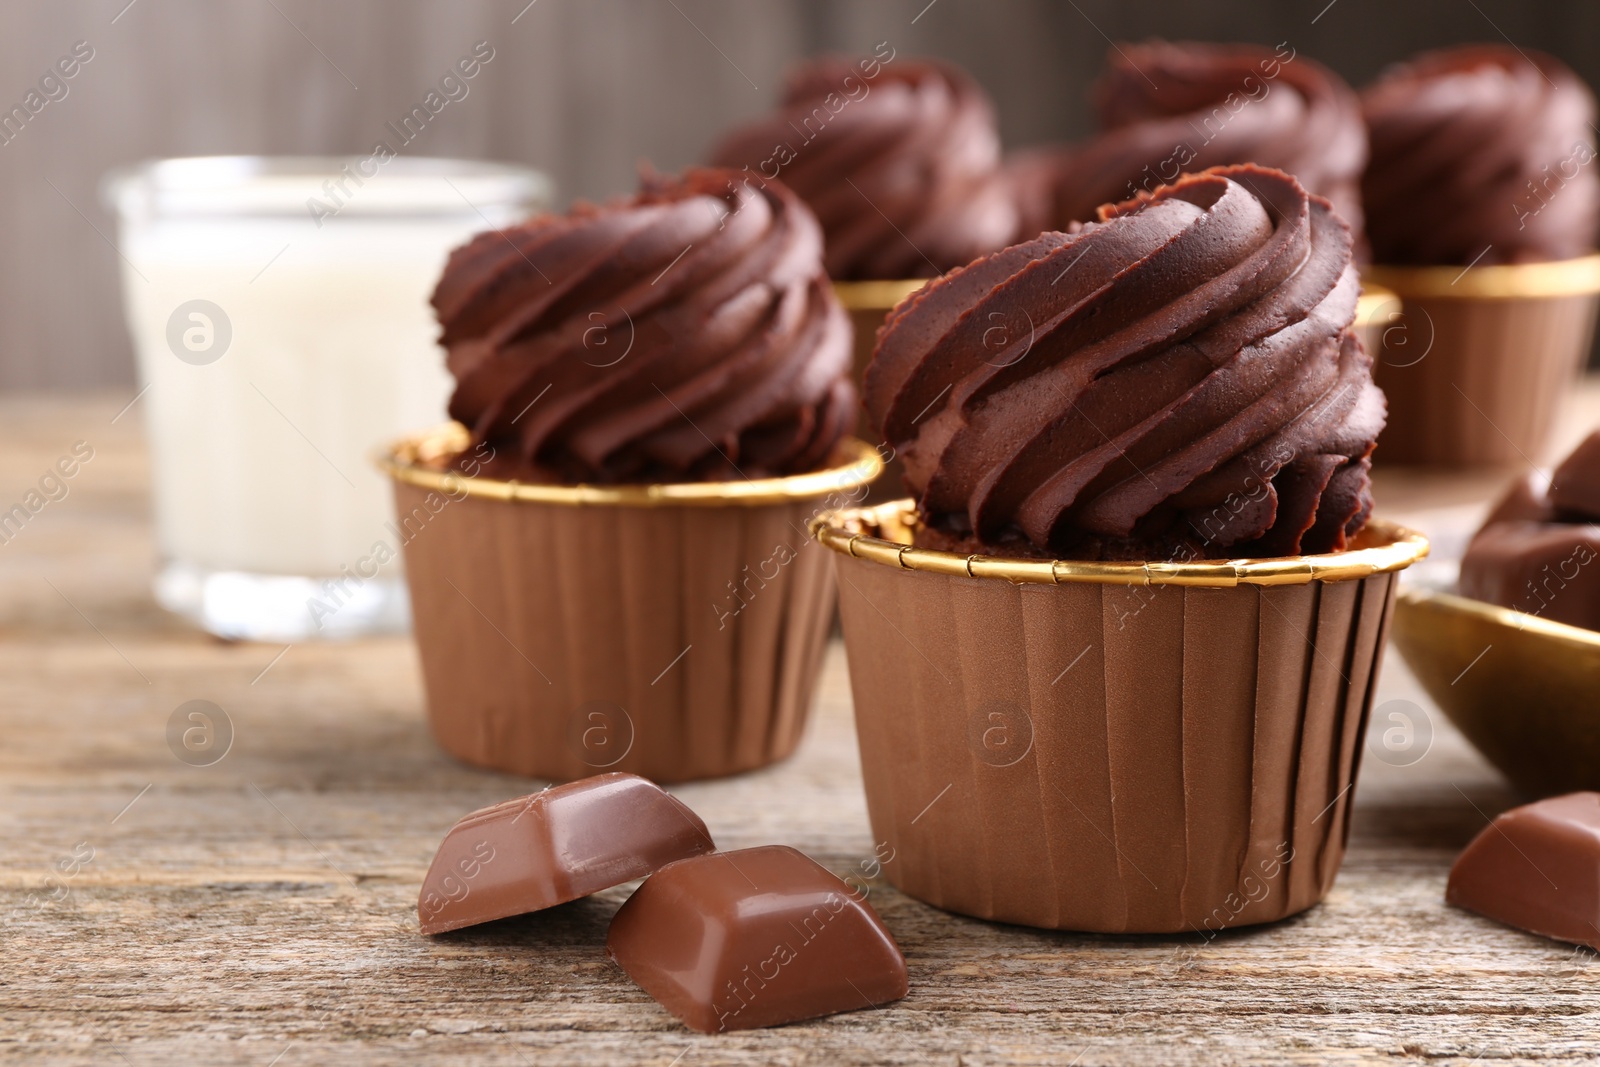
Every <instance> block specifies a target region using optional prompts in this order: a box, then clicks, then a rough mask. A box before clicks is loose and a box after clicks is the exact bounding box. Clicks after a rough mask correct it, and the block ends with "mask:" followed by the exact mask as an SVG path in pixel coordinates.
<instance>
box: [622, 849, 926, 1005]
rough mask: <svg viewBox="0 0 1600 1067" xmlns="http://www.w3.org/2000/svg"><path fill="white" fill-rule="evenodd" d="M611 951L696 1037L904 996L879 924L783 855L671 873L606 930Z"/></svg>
mask: <svg viewBox="0 0 1600 1067" xmlns="http://www.w3.org/2000/svg"><path fill="white" fill-rule="evenodd" d="M606 951H608V952H609V953H610V954H611V958H612V959H614V960H616V961H617V963H618V964H620V965H621V966H622V969H623V970H625V971H627V972H628V976H629V977H630V978H632V979H633V980H634V981H635V982H637V983H638V984H639V985H640V986H641V987H642V988H643V989H644V991H645V992H647V993H649V994H650V995H651V996H652V997H655V998H656V1000H658V1001H660V1002H661V1005H662V1007H664V1008H666V1009H667V1010H668V1011H670V1012H672V1014H674V1015H676V1016H677V1017H678V1018H679V1019H682V1020H683V1021H684V1023H685V1024H687V1025H688V1026H689V1027H690V1028H691V1029H695V1030H699V1031H700V1032H701V1033H707V1034H709V1033H716V1032H718V1031H722V1030H748V1029H752V1028H755V1027H759V1026H777V1025H780V1024H782V1023H791V1022H798V1021H799V1020H801V1019H812V1018H815V1017H817V1016H819V1015H831V1014H833V1013H835V1012H841V1011H853V1010H855V1009H857V1008H870V1007H874V1006H876V1005H879V1004H887V1003H888V1002H889V1001H892V1000H899V999H900V998H901V997H903V996H905V995H906V961H905V958H904V957H903V956H901V955H900V949H899V947H898V946H896V945H895V943H894V938H892V937H890V936H889V931H888V930H886V929H884V926H883V923H882V921H881V920H879V918H878V915H877V913H876V912H874V911H873V910H872V908H871V907H870V906H869V905H868V904H867V903H866V901H865V900H862V899H858V898H857V896H856V894H855V892H854V891H853V890H851V888H850V887H849V886H847V885H845V884H844V883H843V882H842V881H840V880H839V879H838V878H836V877H834V875H832V874H830V873H829V872H828V871H827V870H825V869H824V868H823V867H821V866H820V865H819V864H817V863H816V862H815V861H814V860H812V859H810V858H809V857H807V856H806V855H805V854H803V853H801V852H797V851H796V850H794V849H792V848H788V847H787V846H784V845H767V846H764V847H761V848H747V849H741V850H739V851H737V852H719V853H716V854H714V855H710V856H698V857H695V858H694V859H688V860H682V861H680V862H678V863H673V864H669V865H668V866H666V867H663V868H662V869H661V870H659V871H657V872H656V873H655V874H654V875H652V876H651V877H650V878H649V879H648V880H647V881H646V882H645V883H644V885H642V886H640V887H639V889H638V891H637V892H636V893H634V894H633V896H632V897H631V898H629V900H628V902H627V903H626V904H624V905H623V906H622V909H621V910H620V911H618V912H617V915H616V918H614V919H613V920H612V921H611V932H610V933H609V934H607V935H606Z"/></svg>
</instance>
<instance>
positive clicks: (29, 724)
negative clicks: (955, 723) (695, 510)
mask: <svg viewBox="0 0 1600 1067" xmlns="http://www.w3.org/2000/svg"><path fill="white" fill-rule="evenodd" d="M1589 397H1590V399H1589V401H1588V402H1587V410H1589V411H1592V412H1600V405H1597V404H1596V403H1595V399H1597V398H1600V390H1596V389H1595V388H1594V387H1592V386H1591V388H1590V392H1589ZM126 400H127V396H126V395H117V396H108V397H103V398H98V399H95V400H92V401H77V400H63V399H55V400H50V399H45V398H0V501H5V502H9V501H10V500H11V499H13V498H14V497H16V496H17V495H19V494H20V492H21V491H23V490H24V489H25V487H26V486H27V485H29V484H31V483H32V482H33V481H35V480H36V479H37V477H38V476H39V474H40V473H41V472H42V470H43V469H44V467H45V466H46V465H47V464H49V463H50V462H52V461H53V460H54V458H55V457H56V456H57V455H58V454H60V453H61V452H62V451H64V450H65V449H67V448H68V447H70V445H71V444H72V442H73V441H75V440H79V439H84V440H90V441H92V442H93V443H94V446H95V449H96V453H95V458H94V459H93V460H92V461H91V462H90V463H89V464H88V465H87V466H86V467H85V468H84V470H83V471H82V473H81V474H80V476H79V477H78V478H77V479H75V480H74V482H73V488H72V492H71V494H70V495H69V496H68V497H67V498H66V499H65V500H63V501H61V502H59V503H55V504H51V505H49V506H48V507H47V509H46V510H45V511H44V512H42V513H41V514H40V515H39V516H38V517H37V518H36V519H35V521H34V522H33V523H31V524H30V525H29V527H28V528H26V529H25V530H24V531H23V533H22V535H21V536H19V537H17V538H16V539H14V540H13V541H12V542H11V543H10V544H7V545H4V546H0V731H3V736H4V737H5V738H6V744H5V745H3V746H0V915H3V916H4V917H5V925H4V928H3V929H4V935H5V940H4V944H5V954H4V959H5V963H6V966H5V967H3V968H0V1059H3V1060H5V1061H7V1062H11V1061H18V1062H39V1063H62V1064H67V1063H83V1064H87V1063H95V1064H105V1063H108V1062H117V1063H120V1062H128V1063H132V1064H165V1063H173V1062H180V1061H189V1060H204V1061H207V1062H215V1063H239V1064H253V1065H258V1067H259V1065H264V1064H267V1063H269V1062H272V1061H273V1057H275V1056H280V1055H281V1059H279V1060H278V1061H277V1062H278V1063H279V1064H281V1065H284V1067H289V1065H293V1064H299V1063H306V1064H311V1063H327V1062H340V1063H345V1062H352V1063H367V1062H371V1063H380V1062H381V1063H436V1062H440V1061H449V1062H471V1063H485V1064H508V1065H518V1064H528V1063H540V1064H546V1063H549V1064H582V1063H600V1062H614V1063H626V1064H667V1063H671V1062H678V1063H682V1064H714V1063H729V1064H745V1063H750V1064H755V1063H762V1064H768V1063H773V1064H802V1063H882V1064H923V1063H950V1064H991V1063H992V1064H999V1063H1072V1062H1076V1063H1079V1064H1122V1063H1128V1064H1143V1063H1179V1064H1212V1063H1261V1064H1268V1063H1271V1064H1279V1063H1306V1064H1314V1063H1358V1062H1376V1061H1384V1062H1394V1061H1409V1060H1416V1061H1423V1060H1428V1061H1432V1062H1440V1063H1456V1064H1466V1063H1471V1062H1477V1063H1490V1062H1493V1063H1501V1062H1519V1063H1540V1064H1566V1063H1573V1064H1575V1063H1586V1062H1592V1058H1593V1050H1594V1048H1595V1045H1596V1043H1597V1042H1600V986H1597V982H1600V968H1597V967H1596V966H1595V956H1594V954H1593V953H1590V952H1587V951H1585V950H1578V951H1575V950H1573V949H1571V948H1568V947H1564V946H1561V945H1558V944H1555V943H1552V942H1547V941H1544V940H1541V939H1539V938H1535V937H1532V936H1528V935H1524V934H1521V933H1518V932H1516V931H1513V930H1510V929H1506V928H1503V927H1499V926H1496V925H1495V924H1493V923H1489V922H1487V921H1485V920H1482V919H1478V918H1475V917H1473V916H1471V915H1468V914H1465V913H1462V912H1459V911H1456V910H1453V909H1450V908H1447V907H1446V906H1445V904H1444V902H1443V887H1444V879H1445V875H1446V872H1447V870H1448V866H1449V863H1450V861H1451V859H1452V858H1453V856H1454V855H1455V853H1456V852H1457V851H1458V850H1459V849H1460V848H1461V847H1462V846H1463V845H1464V844H1465V843H1466V842H1467V841H1468V840H1469V839H1470V838H1471V836H1472V835H1473V834H1474V833H1476V832H1477V831H1478V830H1479V829H1480V828H1481V827H1482V826H1483V825H1484V821H1485V818H1486V816H1487V815H1489V814H1492V813H1493V812H1495V811H1498V810H1500V809H1501V808H1503V807H1505V806H1507V805H1509V804H1511V803H1513V802H1514V798H1513V797H1512V796H1511V795H1510V794H1509V792H1508V791H1507V790H1506V788H1505V786H1504V785H1503V784H1502V783H1501V782H1500V780H1499V779H1498V777H1497V776H1496V775H1495V774H1494V773H1493V772H1492V771H1491V770H1490V769H1489V768H1487V767H1486V766H1485V765H1484V764H1483V763H1482V761H1481V760H1480V759H1479V758H1478V757H1477V756H1476V755H1475V754H1474V753H1473V752H1471V751H1470V750H1469V749H1468V748H1467V746H1466V744H1465V742H1464V741H1463V740H1462V739H1461V738H1460V736H1459V735H1458V734H1456V733H1455V732H1454V731H1453V730H1452V729H1451V728H1449V726H1448V725H1447V724H1446V723H1444V722H1443V721H1442V719H1439V718H1437V717H1435V718H1434V720H1433V726H1434V729H1435V732H1436V736H1435V742H1434V747H1433V749H1432V750H1431V751H1430V752H1429V754H1428V755H1427V757H1426V758H1424V759H1423V760H1422V761H1421V762H1419V763H1417V764H1415V765H1413V766H1411V767H1405V768H1397V767H1390V766H1386V765H1384V764H1383V763H1381V762H1377V761H1374V760H1372V759H1370V758H1369V759H1368V760H1367V761H1366V764H1365V767H1364V771H1363V780H1362V785H1361V788H1360V791H1359V795H1358V799H1357V802H1356V806H1355V816H1354V831H1353V834H1352V838H1351V846H1350V852H1349V857H1348V859H1347V860H1346V863H1345V866H1344V871H1343V873H1342V874H1341V875H1340V878H1339V881H1338V883H1337V884H1336V886H1335V888H1334V891H1333V893H1332V895H1331V896H1330V898H1329V899H1328V901H1327V902H1326V903H1324V904H1323V905H1322V906H1320V907H1318V908H1316V909H1314V910H1312V911H1311V912H1310V913H1308V914H1306V915H1305V916H1303V917H1300V918H1298V919H1294V920H1290V921H1288V922H1286V923H1283V924H1279V925H1277V926H1273V927H1268V928H1257V929H1247V930H1240V931H1236V932H1230V933H1225V934H1223V935H1222V936H1220V937H1218V938H1217V939H1216V940H1215V941H1213V942H1210V943H1204V942H1202V941H1200V939H1198V938H1148V937H1109V936H1093V935H1074V934H1059V933H1048V932H1042V931H1034V930H1027V929H1023V928H1017V927H1007V926H998V925H992V924H987V923H982V922H977V921H973V920H968V919H963V918H959V917H956V916H952V915H948V914H945V913H942V912H939V911H937V910H935V909H932V908H929V907H926V906H924V905H922V904H919V903H917V902H916V901H914V900H911V899H909V898H907V897H905V896H903V895H901V894H899V893H897V892H896V891H894V890H893V889H892V888H890V887H889V886H888V885H887V884H885V883H884V882H883V881H882V880H881V879H879V880H876V881H874V882H873V883H872V886H873V888H872V892H871V900H872V902H873V904H874V905H875V906H876V907H877V908H878V909H879V910H880V912H881V913H882V915H883V917H884V920H885V922H886V923H887V924H888V925H889V927H890V928H891V930H892V931H893V932H894V934H895V936H896V938H897V939H898V940H899V941H900V944H901V946H902V947H903V949H904V950H905V953H906V956H907V959H908V961H909V965H910V970H911V979H912V989H911V994H910V996H909V997H907V998H906V1000H905V1001H903V1002H901V1003H900V1004H898V1005H895V1006H893V1007H891V1008H888V1009H885V1010H879V1011H871V1012H862V1013H856V1014H851V1015H844V1016H838V1017H835V1018H832V1019H827V1020H822V1021H818V1022H813V1023H805V1024H800V1025H796V1026H791V1027H786V1028H781V1029H776V1030H769V1031H761V1032H754V1033H741V1034H734V1035H727V1036H721V1037H703V1036H700V1035H696V1034H692V1033H690V1032H688V1031H687V1030H685V1029H684V1028H683V1027H682V1026H680V1025H679V1024H678V1023H677V1022H676V1021H675V1020H673V1019H672V1018H671V1017H670V1016H669V1015H667V1014H666V1013H665V1012H664V1011H663V1010H661V1009H660V1008H659V1007H658V1006H657V1005H655V1003H654V1002H652V1001H651V1000H650V999H649V998H648V997H647V996H646V995H644V994H643V993H642V992H641V991H639V990H638V989H637V988H635V987H634V986H633V985H632V984H631V983H630V982H629V981H628V980H627V978H626V977H625V976H624V975H623V974H622V973H621V972H620V971H619V970H618V969H617V968H616V967H614V966H613V965H612V964H610V963H609V962H608V961H607V960H606V958H605V955H604V952H603V948H602V943H603V940H604V934H605V926H606V923H607V921H608V920H609V917H610V915H611V913H612V912H613V911H614V910H615V908H616V907H617V906H618V905H619V904H620V902H621V901H622V900H623V899H624V898H625V896H626V893H627V887H624V888H621V889H617V890H612V891H609V892H607V893H604V894H601V895H599V896H598V897H596V898H593V899H591V900H588V901H581V902H577V903H574V904H571V905H567V906H564V907H562V908H558V909H555V910H554V911H552V912H550V913H548V914H545V915H539V916H532V917H526V918H521V919H513V920H507V921H504V922H501V923H497V924H494V925H492V926H489V927H485V928H482V929H478V930H472V931H465V932H462V933H459V934H456V935H451V936H448V937H445V938H440V939H436V940H428V939H424V938H423V937H421V936H420V935H419V934H417V932H416V929H415V903H416V892H417V888H418V886H419V884H420V881H421V878H422V875H423V872H424V870H425V868H426V865H427V862H428V860H429V858H430V856H431V852H432V849H433V847H434V845H435V844H436V843H437V841H438V838H439V837H440V835H441V834H442V833H443V832H444V830H445V828H446V827H448V826H449V825H450V823H451V822H452V821H453V820H454V819H455V818H456V817H457V816H458V815H460V814H462V813H464V812H465V811H467V810H469V809H471V808H474V807H477V806H480V805H483V804H486V803H489V802H492V801H495V800H499V799H502V798H504V797H507V796H510V795H515V794H517V793H520V792H524V791H526V790H527V789H528V788H530V785H529V783H527V782H526V781H523V780H518V779H514V778H510V777H508V776H503V775H496V774H489V773H484V772H480V771H476V770H472V769H469V768H466V767H463V766H461V765H459V764H456V763H454V762H452V761H451V760H449V759H447V758H446V757H444V756H443V755H441V754H440V753H439V752H438V751H437V750H436V749H435V748H434V747H433V746H432V744H431V742H430V741H429V740H428V737H427V735H426V731H425V728H424V727H423V724H422V718H421V716H422V710H421V704H420V687H419V684H418V679H417V671H416V663H415V656H414V653H413V651H412V649H411V647H410V644H409V642H408V641H406V640H403V639H386V640H370V641H359V642H352V643H349V644H342V645H310V644H307V645H295V646H294V647H292V648H291V649H290V650H289V651H288V652H287V653H286V654H284V655H283V657H282V658H281V659H280V660H278V661H277V662H276V663H275V664H273V665H272V666H271V669H270V670H268V671H266V673H265V674H261V671H262V669H263V668H264V667H266V666H267V665H268V664H269V663H270V662H271V661H272V660H273V657H274V656H276V655H277V653H278V652H279V651H280V647H281V646H268V645H259V644H249V643H242V644H225V643H222V642H217V641H213V640H211V639H209V638H206V637H204V636H201V635H198V634H195V633H194V632H192V631H190V630H188V629H186V628H185V627H183V626H181V625H179V624H177V623H174V622H173V621H171V620H169V619H167V618H166V617H165V616H163V615H162V614H161V613H160V612H159V611H158V610H157V609H156V608H155V607H154V606H153V605H152V604H151V602H150V600H149V596H148V593H147V592H146V587H147V583H148V580H149V576H150V573H151V547H152V546H151V543H150V539H149V532H148V526H147V504H146V502H145V499H144V490H145V482H146V472H145V461H144V456H143V452H142V446H141V443H140V435H139V433H138V421H137V418H136V412H135V413H130V415H129V416H127V417H125V418H123V419H121V420H119V421H118V422H117V423H116V424H115V425H113V424H111V423H110V419H111V417H112V415H114V414H115V413H116V411H117V409H118V408H120V407H121V406H122V405H123V404H124V403H126ZM1481 494H1482V486H1481V485H1480V487H1479V491H1478V495H1480V496H1481ZM52 586H54V588H52ZM69 599H70V601H71V604H69V603H67V600H69ZM79 611H81V612H82V614H81V615H80V614H79ZM91 623H92V625H91ZM94 627H98V628H99V632H97V631H96V629H95V628H94ZM102 634H103V636H102ZM843 666H844V664H843V657H842V653H841V650H840V649H839V648H838V647H837V646H835V647H834V648H833V649H832V650H831V652H830V656H829V659H828V664H827V668H826V675H825V678H824V682H823V686H822V693H821V696H820V698H819V702H818V707H817V712H816V718H815V721H814V723H813V726H812V728H811V731H810V734H809V736H808V737H807V738H806V740H805V742H804V744H803V746H802V748H801V751H800V753H799V754H798V755H797V756H796V757H795V758H794V759H793V760H791V761H789V762H788V763H786V764H784V765H783V766H781V767H777V768H774V769H772V770H770V771H767V772H763V773H760V774H756V775H750V776H747V777H744V778H739V779H735V780H731V781H725V782H713V783H704V784H698V785H692V786H686V787H684V788H682V789H680V790H677V792H678V793H679V794H680V795H681V796H682V797H683V798H684V799H685V800H686V801H687V802H688V803H689V804H691V805H692V806H693V807H694V808H695V809H696V810H697V811H699V812H700V813H701V814H702V815H703V816H704V817H705V819H706V822H707V824H708V825H709V826H710V828H711V830H712V832H713V834H714V835H715V836H716V839H717V840H718V842H719V843H720V844H721V845H722V846H724V847H730V848H732V847H744V846H749V845H755V844H761V843H766V842H786V843H790V844H794V845H797V846H799V847H800V848H802V849H804V850H806V851H807V852H810V853H811V854H813V855H814V856H816V857H817V858H818V859H819V860H820V861H821V862H823V863H824V864H826V865H827V866H828V867H829V868H831V869H832V870H834V871H836V872H838V873H841V874H844V873H849V872H850V871H852V870H856V869H858V865H859V864H860V862H861V861H862V859H864V858H865V857H867V856H869V855H870V854H871V852H872V845H873V842H872V839H871V836H870V832H869V829H868V826H867V822H866V816H865V810H864V805H863V801H862V794H861V789H860V782H859V767H858V761H857V757H856V753H855V748H854V739H853V734H852V732H851V725H850V704H849V694H848V686H847V682H846V678H845V673H844V670H843ZM258 676H259V677H258ZM197 697H199V698H205V699H209V700H213V701H215V702H216V703H218V704H219V705H221V706H222V707H223V708H224V709H226V710H227V711H228V713H229V715H230V717H231V718H232V720H233V722H234V725H235V729H236V740H235V744H234V747H233V749H232V751H230V753H229V754H228V756H227V757H226V758H225V759H223V760H222V761H221V762H220V763H218V764H217V765H215V766H213V767H209V768H193V767H189V766H185V765H183V764H181V763H179V762H178V761H177V760H176V759H175V758H174V757H173V756H172V754H171V753H170V752H169V750H168V749H167V746H166V740H165V736H164V734H165V728H166V722H167V718H168V716H169V715H170V713H171V712H172V710H173V709H174V708H175V707H176V706H177V705H178V704H180V703H182V702H183V701H185V700H188V699H192V698H197ZM1394 697H1404V698H1406V699H1412V700H1416V701H1417V702H1418V703H1421V704H1425V703H1426V701H1425V698H1423V697H1422V695H1421V694H1420V692H1419V691H1418V690H1417V689H1416V686H1415V683H1414V682H1413V681H1412V680H1411V679H1410V678H1409V676H1408V675H1407V674H1406V672H1405V671H1404V669H1403V667H1402V666H1401V664H1400V663H1399V661H1398V659H1397V658H1394V657H1391V658H1390V660H1389V662H1388V664H1387V666H1386V670H1385V677H1384V680H1383V683H1382V691H1381V693H1380V700H1384V699H1390V698H1394ZM130 803H131V807H130V806H129V805H130ZM930 817H932V816H930ZM85 847H87V848H92V849H93V859H92V860H91V861H90V862H88V863H87V864H84V865H83V866H82V867H81V870H80V871H79V872H78V873H77V874H76V875H75V876H73V877H68V878H62V877H61V875H60V872H59V871H58V870H57V869H56V865H57V864H58V862H59V861H61V860H62V859H63V858H67V857H70V856H72V855H73V853H74V849H75V848H76V849H78V850H79V852H78V854H79V855H80V856H81V855H83V854H84V852H83V849H84V848H85ZM57 896H59V897H60V899H56V898H57ZM676 1057H681V1058H679V1059H676V1061H675V1058H676Z"/></svg>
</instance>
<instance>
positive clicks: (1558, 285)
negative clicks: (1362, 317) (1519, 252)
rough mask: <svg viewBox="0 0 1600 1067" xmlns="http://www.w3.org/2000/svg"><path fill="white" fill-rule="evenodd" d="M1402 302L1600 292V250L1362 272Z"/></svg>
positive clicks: (1378, 266)
mask: <svg viewBox="0 0 1600 1067" xmlns="http://www.w3.org/2000/svg"><path fill="white" fill-rule="evenodd" d="M1361 280H1362V284H1363V285H1365V284H1367V283H1368V282H1371V283H1372V284H1374V285H1380V286H1383V287H1384V288H1386V289H1390V290H1392V291H1393V292H1394V293H1395V294H1396V295H1398V296H1399V297H1400V299H1401V300H1402V301H1404V300H1407V299H1417V298H1419V297H1443V298H1476V299H1489V300H1517V299H1523V300H1527V299H1542V298H1549V297H1558V296H1584V295H1588V294H1592V293H1600V252H1597V253H1593V254H1591V255H1587V256H1578V257H1576V258H1574V259H1557V260H1551V261H1549V262H1545V263H1496V264H1492V265H1490V266H1484V267H1463V266H1459V265H1456V266H1435V267H1403V266H1389V265H1385V264H1375V265H1372V266H1369V267H1366V268H1365V269H1363V270H1362V272H1361Z"/></svg>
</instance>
